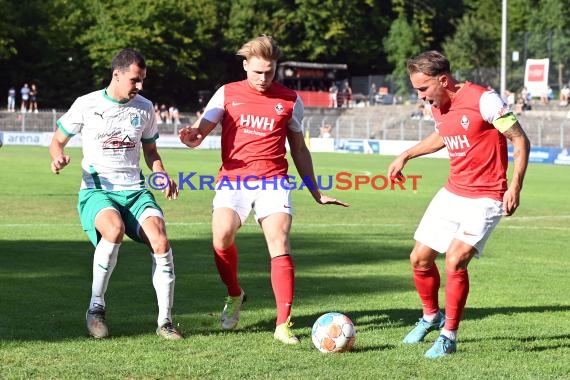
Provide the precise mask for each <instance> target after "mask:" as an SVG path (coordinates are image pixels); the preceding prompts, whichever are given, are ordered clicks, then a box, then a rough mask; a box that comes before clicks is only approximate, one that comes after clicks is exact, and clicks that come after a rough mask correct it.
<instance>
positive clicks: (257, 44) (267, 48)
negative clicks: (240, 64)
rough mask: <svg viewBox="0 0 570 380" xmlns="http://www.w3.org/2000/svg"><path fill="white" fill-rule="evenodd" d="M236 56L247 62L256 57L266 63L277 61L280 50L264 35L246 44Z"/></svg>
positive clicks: (273, 41)
mask: <svg viewBox="0 0 570 380" xmlns="http://www.w3.org/2000/svg"><path fill="white" fill-rule="evenodd" d="M236 55H239V56H241V57H244V58H245V59H246V60H249V59H250V58H251V57H258V58H262V59H265V60H267V61H277V60H278V59H279V57H280V56H281V49H280V48H279V46H277V43H276V42H275V40H273V38H271V36H267V35H265V34H263V35H261V36H259V37H256V38H254V39H252V40H250V41H248V42H246V43H245V44H244V45H243V46H242V47H241V48H240V49H239V50H238V51H237V52H236Z"/></svg>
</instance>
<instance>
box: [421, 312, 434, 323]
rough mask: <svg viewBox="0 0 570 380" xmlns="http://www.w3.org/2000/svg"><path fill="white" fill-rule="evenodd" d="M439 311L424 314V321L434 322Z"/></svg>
mask: <svg viewBox="0 0 570 380" xmlns="http://www.w3.org/2000/svg"><path fill="white" fill-rule="evenodd" d="M437 315H438V313H435V314H424V316H423V317H422V318H423V320H424V321H426V322H429V323H432V322H433V321H435V317H437Z"/></svg>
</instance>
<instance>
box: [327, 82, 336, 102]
mask: <svg viewBox="0 0 570 380" xmlns="http://www.w3.org/2000/svg"><path fill="white" fill-rule="evenodd" d="M337 96H338V86H337V85H336V83H335V82H332V84H331V86H330V87H329V107H330V108H337V107H338V98H337Z"/></svg>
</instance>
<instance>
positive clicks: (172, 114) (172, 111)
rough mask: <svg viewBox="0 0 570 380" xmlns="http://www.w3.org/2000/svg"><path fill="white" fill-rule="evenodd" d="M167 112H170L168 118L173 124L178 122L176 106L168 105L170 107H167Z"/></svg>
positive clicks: (178, 114)
mask: <svg viewBox="0 0 570 380" xmlns="http://www.w3.org/2000/svg"><path fill="white" fill-rule="evenodd" d="M168 113H169V114H170V119H171V120H172V122H173V123H174V125H178V124H180V113H179V112H178V108H176V106H174V105H172V106H170V108H168Z"/></svg>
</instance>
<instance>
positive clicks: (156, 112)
mask: <svg viewBox="0 0 570 380" xmlns="http://www.w3.org/2000/svg"><path fill="white" fill-rule="evenodd" d="M154 117H155V118H156V124H162V116H161V115H160V108H158V103H154Z"/></svg>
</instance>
